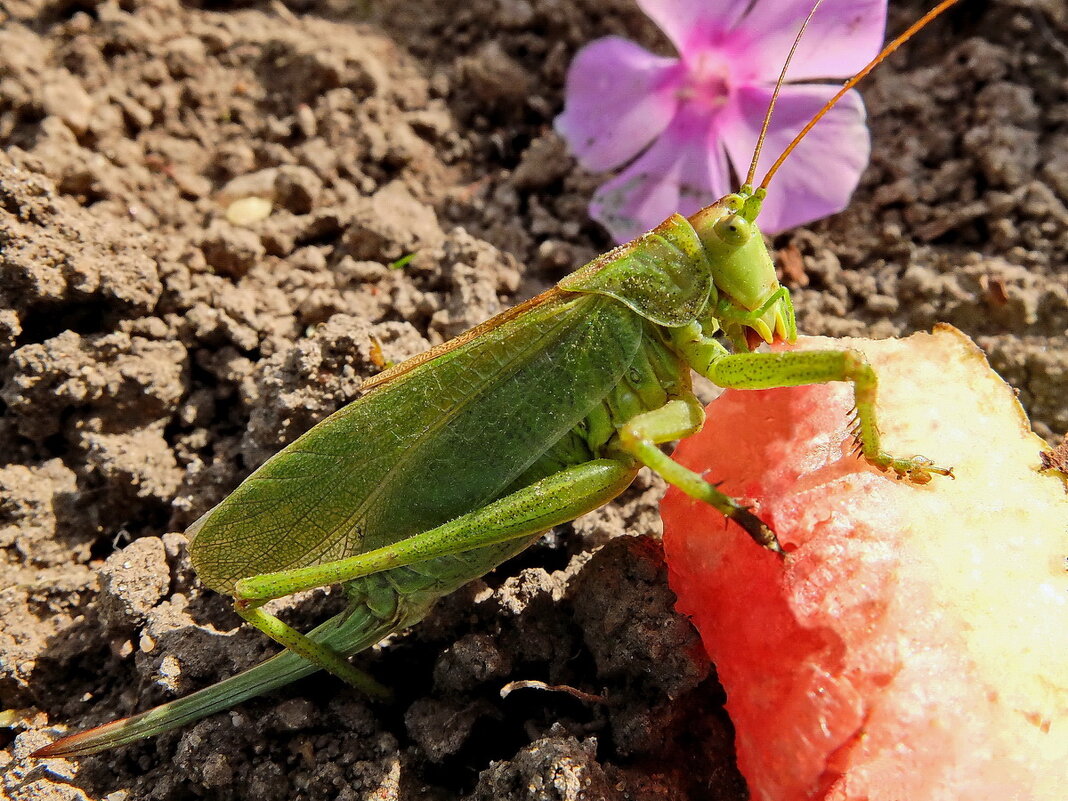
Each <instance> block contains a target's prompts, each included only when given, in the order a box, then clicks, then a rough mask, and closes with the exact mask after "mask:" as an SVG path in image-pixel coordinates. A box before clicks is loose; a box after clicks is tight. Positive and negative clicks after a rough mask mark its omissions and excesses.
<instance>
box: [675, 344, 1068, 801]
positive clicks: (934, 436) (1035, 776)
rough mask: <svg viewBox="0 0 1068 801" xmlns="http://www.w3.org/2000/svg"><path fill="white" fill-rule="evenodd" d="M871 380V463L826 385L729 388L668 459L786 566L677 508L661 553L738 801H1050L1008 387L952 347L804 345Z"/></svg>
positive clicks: (1048, 567) (1041, 605)
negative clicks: (693, 638)
mask: <svg viewBox="0 0 1068 801" xmlns="http://www.w3.org/2000/svg"><path fill="white" fill-rule="evenodd" d="M799 347H802V348H809V349H811V348H835V349H840V348H842V347H851V348H854V349H856V350H860V351H862V352H863V353H865V355H867V357H868V358H869V360H870V361H872V363H873V364H874V365H875V367H876V370H877V372H878V374H879V377H880V397H879V407H878V408H879V414H880V418H879V419H880V425H881V428H882V430H883V434H884V438H885V443H884V445H885V447H887V449H888V450H891V451H892V452H895V453H896V454H897V455H902V456H910V455H913V454H916V453H922V454H923V455H925V456H928V457H930V458H932V459H933V460H934V461H935V462H936V463H937V464H941V465H947V466H952V467H954V469H955V473H956V475H957V478H956V480H951V479H947V478H942V477H935V478H934V479H933V480H932V482H931V483H930V484H927V485H926V486H917V485H913V484H909V483H907V482H904V481H898V480H896V479H895V478H894V477H893V476H892V475H887V474H884V473H881V472H879V471H878V470H876V469H874V468H872V467H870V466H869V465H867V464H866V463H865V462H863V461H861V460H859V459H857V458H856V457H854V456H852V454H851V450H852V447H853V441H852V440H851V438H850V435H849V412H850V408H851V406H852V392H851V389H850V388H849V386H848V385H845V384H831V385H824V386H808V387H797V388H791V389H780V390H764V391H728V392H725V393H724V394H723V395H722V396H721V397H720V398H718V399H717V400H716V401H714V402H713V403H712V404H711V405H710V406H709V407H708V421H707V422H706V424H705V428H704V430H703V431H702V432H701V433H700V434H698V435H696V436H694V437H692V438H690V439H688V440H686V441H685V442H683V443H682V444H681V445H680V446H679V448H678V449H677V451H676V454H675V456H676V458H677V459H678V460H679V461H680V462H682V463H683V464H685V465H687V466H689V467H690V468H691V469H694V470H698V471H708V473H707V475H708V477H709V479H710V480H715V481H720V480H723V481H724V482H725V483H724V484H723V486H722V489H723V490H724V491H725V492H728V493H730V494H732V495H734V496H735V497H738V498H741V499H744V500H745V501H746V502H748V503H752V504H753V505H754V508H755V511H756V512H757V513H758V514H759V515H760V516H761V517H762V518H763V519H764V520H765V521H767V522H768V523H770V524H771V526H772V527H773V528H774V529H775V531H776V532H777V534H778V537H779V539H780V541H781V542H782V544H783V546H784V547H785V548H786V550H787V551H788V554H789V555H788V557H787V559H786V560H785V561H782V560H780V558H779V557H778V556H776V555H775V554H772V553H770V552H767V551H764V550H763V549H761V548H759V547H758V546H756V545H755V544H754V543H753V542H752V541H751V540H750V539H749V538H748V536H747V535H746V534H745V533H744V532H742V531H741V529H739V528H737V527H736V526H735V525H734V524H733V523H732V524H730V525H727V524H725V522H724V520H723V518H722V517H721V516H719V515H718V513H716V512H715V511H714V510H712V509H710V508H709V507H707V506H705V505H703V504H700V503H697V502H694V501H692V500H690V499H689V498H688V497H687V496H685V495H683V494H682V493H681V492H678V491H677V490H672V491H670V492H669V493H668V495H667V496H666V497H665V499H664V501H663V504H662V507H661V512H662V516H663V519H664V528H665V531H664V548H665V552H666V554H667V560H668V566H669V570H670V575H671V581H672V586H673V588H674V589H675V591H676V592H677V594H678V596H679V602H678V608H679V609H680V611H682V612H684V613H686V614H688V615H690V616H691V617H692V619H693V622H694V624H695V625H696V626H697V628H698V629H699V631H700V633H701V636H702V639H703V641H704V643H705V647H706V650H707V651H708V654H709V656H710V657H711V658H712V660H713V662H714V663H715V665H716V669H717V671H718V674H719V677H720V681H721V682H722V684H723V686H724V688H725V689H726V692H727V697H728V700H727V709H728V712H729V713H730V715H731V718H732V720H733V721H734V724H735V728H736V732H737V752H738V763H739V767H740V769H741V770H742V772H743V774H744V775H745V776H746V779H747V780H748V782H749V785H750V789H751V792H752V794H753V797H754V799H761V800H762V801H787V800H791V801H792V800H793V799H798V800H800V799H843V800H844V799H858V801H859V800H860V799H865V800H866V801H936V800H937V801H943V800H944V801H950V799H952V801H958V800H961V799H967V800H968V801H982V800H985V799H989V800H990V801H1009V800H1010V799H1019V801H1024V800H1025V799H1026V800H1027V801H1065V799H1068V573H1066V571H1065V559H1066V557H1068V495H1066V494H1065V485H1064V483H1063V480H1062V477H1058V476H1057V475H1054V474H1050V473H1042V472H1040V471H1039V467H1040V465H1041V461H1040V456H1039V454H1040V451H1041V450H1045V449H1048V446H1047V445H1046V444H1045V443H1044V442H1043V441H1042V440H1040V439H1039V438H1038V437H1036V436H1035V435H1034V434H1032V433H1031V431H1030V427H1029V426H1028V424H1027V421H1026V417H1025V416H1024V415H1023V412H1022V410H1021V409H1020V407H1019V404H1018V403H1017V402H1016V399H1015V396H1014V395H1013V393H1012V391H1011V389H1010V388H1009V387H1007V386H1006V385H1005V384H1004V383H1003V382H1002V381H1001V380H1000V378H998V377H997V375H996V374H995V373H993V371H991V370H990V369H989V367H988V365H987V364H986V361H985V359H984V357H983V356H982V354H981V353H980V352H979V351H978V349H977V348H976V347H975V346H974V345H973V344H971V343H970V341H968V340H967V339H966V338H965V337H964V336H963V335H961V334H960V333H959V332H957V331H955V330H954V329H950V328H948V327H941V328H939V329H937V330H936V331H935V333H934V334H933V335H927V334H920V335H916V336H914V337H911V338H909V339H908V340H886V341H882V342H871V341H864V340H815V339H813V340H805V341H804V342H802V343H801V344H800V345H799Z"/></svg>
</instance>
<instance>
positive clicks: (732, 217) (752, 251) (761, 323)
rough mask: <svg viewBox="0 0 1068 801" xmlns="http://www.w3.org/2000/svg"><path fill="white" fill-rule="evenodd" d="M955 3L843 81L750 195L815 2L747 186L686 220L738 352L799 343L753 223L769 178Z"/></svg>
mask: <svg viewBox="0 0 1068 801" xmlns="http://www.w3.org/2000/svg"><path fill="white" fill-rule="evenodd" d="M958 2H959V0H941V2H940V3H939V4H938V5H937V6H935V7H934V8H932V9H931V10H930V11H928V12H927V13H926V14H924V15H923V17H921V18H920V19H919V20H917V21H916V22H915V23H913V24H912V25H911V26H910V27H909V28H908V29H907V30H906V31H905V32H904V33H902V34H901V35H900V36H898V37H897V38H896V39H894V40H893V41H892V42H890V43H889V44H888V45H886V47H884V48H883V50H882V52H880V53H879V55H877V56H876V57H875V58H874V59H872V61H871V62H869V63H868V65H867V66H865V67H864V69H862V70H861V71H860V72H858V73H857V74H856V75H854V76H853V77H852V78H850V79H849V80H848V81H846V82H845V84H844V85H843V86H842V88H841V89H840V90H839V91H838V92H837V93H836V94H835V95H834V96H833V97H832V98H831V99H830V100H829V101H827V103H826V104H825V105H824V106H823V108H822V109H820V110H819V111H818V112H817V113H816V114H815V115H814V116H813V117H812V119H811V120H809V121H808V123H807V124H806V125H805V127H804V128H802V129H801V131H800V133H798V134H797V136H795V137H794V139H793V141H791V142H790V144H789V145H787V147H786V149H785V150H783V152H782V153H781V154H780V155H779V157H778V159H776V160H775V163H774V164H772V166H771V168H770V169H769V170H768V171H767V173H766V174H765V175H764V180H763V181H761V182H760V186H759V187H757V188H756V189H753V181H754V179H755V177H756V170H757V163H758V161H759V160H760V150H761V147H762V146H763V144H764V137H765V135H766V134H767V130H768V124H769V122H770V121H771V113H772V110H773V109H774V108H775V100H776V99H777V97H778V95H779V90H780V89H781V88H782V85H783V82H784V81H785V79H786V71H787V69H788V68H789V65H790V61H791V59H792V58H793V55H794V52H795V51H796V50H797V45H798V43H799V42H800V41H801V37H802V35H803V34H804V32H805V28H806V27H808V23H809V21H810V20H811V19H812V17H813V15H814V14H815V13H816V9H817V8H819V6H820V4H821V3H822V0H815V3H814V4H813V6H812V9H811V10H810V11H809V13H808V16H807V17H806V18H805V20H804V22H803V23H802V24H801V28H800V30H799V31H798V32H797V36H796V37H795V38H794V43H793V46H792V47H791V48H790V52H789V54H788V55H787V57H786V60H785V63H784V64H783V67H782V72H781V73H780V74H779V79H778V81H777V82H776V84H775V90H774V92H773V93H772V97H771V102H770V103H769V104H768V110H767V113H766V115H765V116H764V122H763V125H762V126H761V129H760V135H759V137H758V138H757V142H756V147H755V148H754V152H753V160H752V163H751V164H750V166H749V174H748V175H747V176H746V180H745V183H744V184H743V185H742V188H741V189H739V190H738V192H736V193H734V194H731V195H727V196H726V197H723V198H720V199H719V200H718V201H716V202H715V203H713V204H712V205H711V206H706V207H705V208H703V209H701V210H700V211H698V212H697V213H696V214H694V215H692V216H691V217H689V221H690V223H691V225H693V227H694V230H695V231H696V232H697V235H698V237H700V239H701V243H702V245H703V246H704V248H705V252H706V253H707V255H708V259H709V262H710V268H711V272H712V280H713V283H714V284H715V287H716V289H717V290H718V301H717V303H716V307H715V309H714V315H715V317H716V319H717V320H718V322H719V324H720V326H721V328H722V329H723V331H724V333H726V334H727V336H729V337H730V339H731V341H732V342H734V344H735V345H736V346H738V347H743V348H745V349H747V350H751V349H752V348H753V347H754V346H756V345H759V344H760V342H761V340H763V341H764V342H769V343H770V342H772V341H773V340H775V339H776V338H780V339H783V340H786V341H787V342H793V341H794V340H796V339H797V325H796V323H795V321H794V308H793V303H792V302H791V300H790V293H789V292H788V291H787V289H786V287H784V286H781V285H780V284H779V280H778V278H777V277H776V275H775V267H774V264H773V262H772V259H771V255H770V254H769V253H768V248H767V245H766V244H765V243H764V237H763V235H762V234H761V233H760V229H759V228H758V227H757V225H756V218H757V215H758V214H759V213H760V206H761V203H762V202H763V200H764V198H765V197H766V195H767V190H768V184H769V183H770V181H771V178H772V176H773V175H775V173H776V171H778V169H779V167H780V166H782V163H783V162H784V161H785V160H786V159H787V157H789V155H790V154H791V153H792V152H793V151H794V148H796V147H797V145H798V144H799V143H800V142H801V140H802V139H804V138H805V136H806V135H807V134H808V132H809V131H810V130H812V127H813V126H814V125H815V124H816V123H817V122H819V121H820V119H821V118H822V117H823V116H824V115H825V114H826V113H827V112H828V111H830V110H831V109H832V108H833V107H834V105H835V104H836V103H837V102H838V101H839V100H841V99H842V97H844V96H845V94H846V93H847V92H849V91H850V90H852V88H853V87H854V86H856V85H857V84H858V83H859V82H860V81H861V80H862V79H863V78H864V77H865V76H866V75H867V74H868V73H869V72H871V71H872V70H873V69H875V67H876V66H877V65H879V64H880V63H881V62H883V61H885V60H886V58H887V57H888V56H889V55H890V54H891V53H893V52H894V51H895V50H896V49H897V48H898V47H900V46H901V45H902V44H904V43H905V42H906V41H908V40H909V39H911V38H912V36H913V35H914V34H916V32H917V31H920V30H921V29H923V28H924V27H925V26H926V25H927V24H928V23H929V22H930V21H931V20H933V19H934V18H935V17H937V16H938V15H939V14H941V13H942V12H944V11H946V10H947V9H948V8H950V7H952V6H954V5H956V3H958Z"/></svg>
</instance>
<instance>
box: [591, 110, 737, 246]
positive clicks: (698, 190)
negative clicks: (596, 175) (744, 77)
mask: <svg viewBox="0 0 1068 801" xmlns="http://www.w3.org/2000/svg"><path fill="white" fill-rule="evenodd" d="M717 130H718V117H710V116H709V115H707V114H704V115H701V116H694V115H691V114H687V113H680V114H679V115H678V116H677V117H676V118H675V119H674V120H673V121H672V123H671V125H670V127H669V128H668V129H667V130H666V131H665V132H664V133H663V135H662V136H661V137H660V138H659V139H658V140H657V141H656V142H655V143H654V144H653V145H652V147H650V148H649V150H647V151H646V152H645V153H643V154H642V156H641V157H640V158H638V159H637V160H636V161H635V162H634V163H633V164H631V165H630V166H629V167H627V168H626V169H625V170H623V172H621V173H620V174H619V175H617V176H616V177H615V178H613V179H612V180H611V181H609V182H608V183H606V184H603V185H602V186H601V187H600V188H598V190H597V191H596V192H595V193H594V195H593V200H592V201H591V202H590V216H591V217H593V218H594V219H595V220H598V221H599V222H600V223H601V224H602V225H604V227H605V228H607V229H608V230H609V232H611V234H612V236H613V238H614V239H615V240H616V241H617V242H626V241H628V240H631V239H633V238H634V237H636V236H639V235H640V234H643V233H645V232H646V231H648V230H649V229H650V228H653V227H654V226H656V225H657V224H659V223H660V222H662V221H663V220H664V219H666V218H667V217H668V216H670V215H671V214H672V213H673V212H676V211H677V212H679V213H680V214H683V215H686V214H692V213H693V212H695V211H697V210H698V209H700V208H702V207H704V206H707V205H708V204H709V203H712V202H714V201H716V200H718V199H719V198H720V197H722V196H723V195H725V194H726V193H727V192H728V191H730V176H729V173H728V171H727V156H726V153H725V152H724V150H723V145H722V144H721V143H720V142H719V141H717V140H716V139H715V138H714V137H713V134H714V133H715V132H716V131H717Z"/></svg>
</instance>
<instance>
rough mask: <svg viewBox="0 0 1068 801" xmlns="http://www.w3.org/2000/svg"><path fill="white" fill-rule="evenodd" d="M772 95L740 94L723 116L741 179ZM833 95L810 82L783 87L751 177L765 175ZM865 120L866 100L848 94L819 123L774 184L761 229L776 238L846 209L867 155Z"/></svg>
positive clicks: (752, 90) (755, 90)
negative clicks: (734, 110)
mask: <svg viewBox="0 0 1068 801" xmlns="http://www.w3.org/2000/svg"><path fill="white" fill-rule="evenodd" d="M771 91H772V88H771V87H770V86H750V87H745V88H743V89H741V90H739V92H738V95H737V114H735V115H730V116H729V117H724V124H723V137H724V145H725V146H726V148H727V153H728V155H729V156H730V160H731V164H732V165H734V169H735V172H736V173H738V174H739V175H743V176H744V175H745V173H746V171H747V170H748V169H749V161H750V159H752V154H753V148H754V147H755V146H756V140H757V135H758V133H759V131H760V124H761V122H762V120H763V117H764V112H765V110H766V109H767V106H768V102H769V101H770V99H771ZM836 91H837V88H836V87H834V86H819V85H815V84H802V85H796V86H794V85H786V86H783V88H782V92H781V93H780V94H779V101H778V104H777V105H776V106H775V113H774V114H773V115H772V118H771V126H770V128H769V129H768V135H767V138H766V139H765V140H764V150H763V152H762V153H761V156H760V162H759V164H758V167H757V173H756V180H758V181H759V180H761V179H762V178H763V177H764V172H765V171H766V170H767V169H768V168H769V167H770V166H771V164H772V163H773V162H774V160H775V159H776V158H778V156H779V154H780V153H781V152H782V151H783V150H784V149H785V148H786V146H787V145H788V144H789V143H790V140H791V139H793V138H794V136H795V135H796V134H797V132H798V131H800V130H801V128H802V127H803V126H804V125H805V123H807V122H808V121H809V119H811V118H812V116H813V115H814V114H815V113H816V112H817V111H818V110H819V109H820V108H821V107H822V106H823V104H824V103H826V102H827V100H829V99H830V98H831V96H832V95H833V94H834V93H835V92H836ZM864 120H865V115H864V103H863V102H862V101H861V99H860V94H859V93H857V92H855V91H853V92H849V93H848V94H847V95H846V96H845V97H843V98H842V99H841V100H840V101H839V102H838V105H836V106H835V107H834V108H833V109H831V110H830V111H829V112H828V113H827V116H825V117H824V118H823V119H821V120H820V121H819V122H818V123H817V124H816V127H815V128H813V129H812V130H811V131H810V132H809V134H808V136H806V137H805V139H804V141H802V142H801V144H799V145H798V146H797V149H796V150H794V152H793V153H792V154H790V157H789V158H788V159H787V160H786V162H785V163H783V165H782V167H781V168H779V171H778V172H777V173H775V176H774V177H773V178H772V180H771V186H770V187H769V189H768V197H767V199H766V200H765V201H764V208H763V210H762V211H761V213H760V227H761V229H762V230H763V231H764V232H765V233H769V234H774V233H778V232H779V231H784V230H786V229H787V228H793V227H794V226H796V225H801V224H802V223H806V222H810V221H812V220H816V219H819V218H820V217H826V216H828V215H830V214H834V213H835V212H838V211H841V210H842V209H844V208H845V207H846V205H847V204H848V203H849V197H850V195H852V194H853V190H854V189H856V188H857V183H858V182H859V181H860V176H861V173H863V172H864V168H865V167H866V166H867V164H868V156H869V155H870V153H871V139H870V137H869V135H868V128H867V126H866V125H865V124H864Z"/></svg>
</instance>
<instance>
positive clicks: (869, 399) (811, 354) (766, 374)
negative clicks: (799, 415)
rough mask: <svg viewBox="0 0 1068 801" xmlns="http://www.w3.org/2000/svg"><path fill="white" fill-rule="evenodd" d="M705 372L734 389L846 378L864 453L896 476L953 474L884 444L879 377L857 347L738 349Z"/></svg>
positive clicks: (920, 478) (916, 478) (921, 478)
mask: <svg viewBox="0 0 1068 801" xmlns="http://www.w3.org/2000/svg"><path fill="white" fill-rule="evenodd" d="M706 375H707V377H708V378H709V379H711V380H712V381H713V382H715V383H716V384H718V385H719V386H721V387H724V388H730V389H772V388H775V387H793V386H800V385H803V384H825V383H828V382H830V381H848V382H850V383H852V384H853V395H854V405H855V408H856V422H855V426H854V428H853V435H854V437H855V438H856V440H857V444H858V447H859V450H860V452H861V454H862V455H863V457H864V459H865V460H867V461H868V462H869V463H870V464H872V465H874V466H875V467H878V468H879V469H880V470H884V471H885V470H891V471H893V472H894V473H895V474H896V475H897V476H898V478H905V479H908V480H909V481H912V482H913V483H916V484H926V483H927V482H929V481H930V480H931V477H932V476H933V475H942V476H950V477H952V476H953V470H952V468H947V467H939V466H938V465H936V464H934V463H933V462H932V461H931V460H930V459H927V458H926V457H923V456H912V457H907V458H901V457H895V456H893V455H891V454H890V453H888V452H886V451H885V450H883V448H882V435H881V433H880V431H879V426H878V422H877V420H876V411H875V401H876V396H877V394H878V385H879V379H878V376H877V375H876V374H875V371H874V370H873V369H872V367H871V365H870V364H868V362H867V360H865V358H864V357H863V356H862V355H861V354H860V353H858V352H857V351H854V350H812V351H789V352H785V353H737V354H733V355H730V356H724V357H723V358H722V359H719V360H718V361H716V362H714V363H713V364H712V365H710V367H709V369H708V370H707V372H706Z"/></svg>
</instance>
